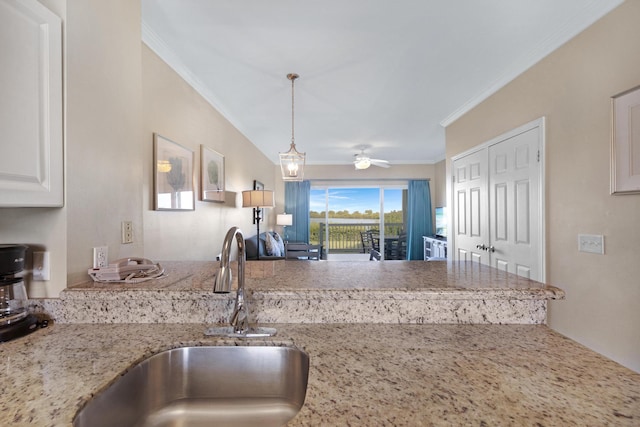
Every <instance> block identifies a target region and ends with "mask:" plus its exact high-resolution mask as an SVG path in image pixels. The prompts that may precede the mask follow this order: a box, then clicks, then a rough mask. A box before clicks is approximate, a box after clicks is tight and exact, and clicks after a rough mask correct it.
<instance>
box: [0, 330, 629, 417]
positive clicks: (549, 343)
mask: <svg viewBox="0 0 640 427" xmlns="http://www.w3.org/2000/svg"><path fill="white" fill-rule="evenodd" d="M274 326H276V327H277V328H278V335H277V336H276V337H273V338H269V339H265V340H252V341H251V343H252V344H265V343H266V344H269V345H295V346H298V347H300V348H302V349H304V350H305V351H307V353H308V354H309V356H310V363H311V368H310V373H309V385H308V389H307V396H306V402H305V405H304V406H303V408H302V410H301V411H300V413H299V414H298V415H297V416H296V417H295V418H294V419H293V420H292V421H291V422H290V423H289V425H290V426H316V425H353V426H388V425H394V426H415V425H434V426H440V425H443V426H449V425H456V426H457V425H514V426H521V425H539V426H585V425H591V426H596V425H597V426H601V425H616V426H637V425H639V424H640V374H637V373H634V372H632V371H631V370H629V369H627V368H624V367H622V366H620V365H618V364H616V363H614V362H612V361H610V360H608V359H606V358H605V357H603V356H600V355H598V354H597V353H594V352H592V351H590V350H588V349H586V348H585V347H583V346H581V345H579V344H577V343H575V342H573V341H571V340H569V339H567V338H565V337H563V336H561V335H560V334H557V333H555V332H554V331H552V330H550V329H549V328H547V327H546V326H543V325H389V324H324V325H321V324H315V325H301V324H297V325H296V324H281V325H274ZM203 331H204V326H203V325H202V324H100V325H95V324H94V325H89V324H53V325H50V326H49V327H48V328H46V329H42V330H38V331H36V332H34V333H33V334H31V335H30V336H27V337H23V338H19V339H17V340H14V341H11V342H8V343H3V344H1V345H0V358H1V359H2V361H3V363H4V369H3V378H2V379H3V381H2V386H1V387H0V410H1V412H0V425H6V426H9V425H11V426H34V425H35V426H70V425H71V422H72V419H73V416H74V414H75V413H76V411H77V410H78V408H79V407H80V406H81V405H82V404H83V403H84V402H85V401H86V400H87V399H88V398H90V397H91V396H92V395H93V394H94V393H96V392H98V391H99V390H101V389H102V388H104V387H106V386H107V385H108V384H109V383H110V382H112V381H113V380H114V379H115V378H117V377H118V376H119V375H120V374H121V373H122V372H123V371H125V370H126V369H127V368H128V367H130V366H131V365H132V364H133V363H134V362H136V361H140V360H141V359H142V358H144V357H147V356H149V355H151V354H154V353H157V352H159V351H162V350H165V349H167V348H172V347H180V346H185V345H211V344H213V345H217V344H238V341H234V340H226V341H225V340H220V339H216V338H210V337H204V335H203ZM240 343H241V342H240Z"/></svg>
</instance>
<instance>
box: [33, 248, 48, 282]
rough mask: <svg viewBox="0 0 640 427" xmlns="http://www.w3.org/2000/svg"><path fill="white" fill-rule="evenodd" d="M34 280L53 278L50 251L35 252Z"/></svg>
mask: <svg viewBox="0 0 640 427" xmlns="http://www.w3.org/2000/svg"><path fill="white" fill-rule="evenodd" d="M33 280H38V281H43V280H51V267H50V264H49V252H34V253H33Z"/></svg>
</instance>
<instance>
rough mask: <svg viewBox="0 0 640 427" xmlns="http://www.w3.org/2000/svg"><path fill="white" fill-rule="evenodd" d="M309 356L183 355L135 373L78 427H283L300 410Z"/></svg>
mask: <svg viewBox="0 0 640 427" xmlns="http://www.w3.org/2000/svg"><path fill="white" fill-rule="evenodd" d="M308 374H309V356H308V355H307V354H306V353H305V352H303V351H301V350H298V349H296V348H291V347H265V346H243V347H230V346H219V347H183V348H177V349H173V350H167V351H164V352H162V353H159V354H156V355H154V356H152V357H150V358H148V359H146V360H144V361H142V362H140V363H139V364H137V365H135V366H134V367H133V368H131V369H130V370H129V371H128V372H127V373H126V374H124V375H123V376H122V377H120V378H118V379H117V380H116V382H114V383H113V384H112V385H111V386H109V387H108V388H107V389H105V390H104V391H102V392H101V393H99V394H97V395H96V396H95V397H94V398H92V399H91V400H90V401H89V402H88V403H87V405H85V406H84V407H83V408H82V409H81V410H80V411H79V412H78V413H77V414H76V417H75V419H74V421H73V425H74V427H83V426H91V427H100V426H109V427H113V426H119V427H125V426H135V427H151V426H154V427H159V426H163V427H169V426H172V427H177V426H180V427H187V426H189V427H195V426H213V425H215V426H231V425H233V426H258V425H259V426H282V425H285V424H286V423H287V422H288V421H289V420H291V419H292V418H293V417H294V416H295V415H296V414H297V413H298V411H300V408H302V405H303V403H304V398H305V395H306V391H307V377H308Z"/></svg>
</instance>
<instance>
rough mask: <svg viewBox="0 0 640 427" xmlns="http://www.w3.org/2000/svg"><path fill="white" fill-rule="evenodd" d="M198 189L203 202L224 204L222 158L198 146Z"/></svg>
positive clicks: (214, 152)
mask: <svg viewBox="0 0 640 427" xmlns="http://www.w3.org/2000/svg"><path fill="white" fill-rule="evenodd" d="M200 163H201V165H200V187H201V198H202V201H205V202H224V196H225V192H224V191H225V190H224V156H223V155H222V154H220V153H218V152H216V151H213V150H212V149H210V148H207V147H205V146H204V145H201V146H200Z"/></svg>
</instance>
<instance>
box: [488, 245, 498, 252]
mask: <svg viewBox="0 0 640 427" xmlns="http://www.w3.org/2000/svg"><path fill="white" fill-rule="evenodd" d="M487 250H488V251H489V252H495V251H496V248H494V247H493V246H489V247H488V248H487Z"/></svg>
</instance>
